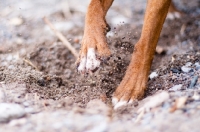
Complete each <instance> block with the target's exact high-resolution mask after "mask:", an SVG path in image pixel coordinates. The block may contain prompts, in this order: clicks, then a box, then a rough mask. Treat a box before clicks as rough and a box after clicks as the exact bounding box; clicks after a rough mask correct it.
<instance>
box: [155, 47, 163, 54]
mask: <svg viewBox="0 0 200 132" xmlns="http://www.w3.org/2000/svg"><path fill="white" fill-rule="evenodd" d="M164 52H165V49H164V48H163V47H162V46H159V45H158V46H157V47H156V53H158V54H162V53H164Z"/></svg>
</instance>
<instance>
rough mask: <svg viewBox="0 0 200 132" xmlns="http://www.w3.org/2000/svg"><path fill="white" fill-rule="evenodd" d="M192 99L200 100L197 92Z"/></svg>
mask: <svg viewBox="0 0 200 132" xmlns="http://www.w3.org/2000/svg"><path fill="white" fill-rule="evenodd" d="M192 99H194V100H200V95H199V94H198V93H197V92H195V93H194V95H193V96H192Z"/></svg>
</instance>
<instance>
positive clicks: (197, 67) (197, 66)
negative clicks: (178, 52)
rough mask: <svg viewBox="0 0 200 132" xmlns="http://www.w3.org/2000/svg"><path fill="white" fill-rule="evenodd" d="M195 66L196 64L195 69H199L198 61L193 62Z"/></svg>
mask: <svg viewBox="0 0 200 132" xmlns="http://www.w3.org/2000/svg"><path fill="white" fill-rule="evenodd" d="M194 65H195V66H196V68H195V69H196V70H200V64H199V62H196V63H195V64H194Z"/></svg>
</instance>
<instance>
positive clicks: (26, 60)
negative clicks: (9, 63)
mask: <svg viewBox="0 0 200 132" xmlns="http://www.w3.org/2000/svg"><path fill="white" fill-rule="evenodd" d="M23 61H24V62H26V63H27V64H29V65H30V66H32V67H33V68H35V69H36V70H37V71H40V70H39V69H38V68H37V67H36V66H35V65H34V64H33V63H32V62H31V61H30V60H28V59H26V58H23Z"/></svg>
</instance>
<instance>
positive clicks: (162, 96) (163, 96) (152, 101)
mask: <svg viewBox="0 0 200 132" xmlns="http://www.w3.org/2000/svg"><path fill="white" fill-rule="evenodd" d="M168 99H169V93H168V92H166V91H162V92H160V93H158V94H156V95H154V96H152V97H150V98H149V99H148V101H146V102H145V104H144V105H143V106H142V107H141V108H140V109H139V110H138V112H139V113H140V112H142V111H149V110H150V109H151V108H155V107H157V106H159V105H161V104H162V103H163V102H165V101H166V100H168Z"/></svg>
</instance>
